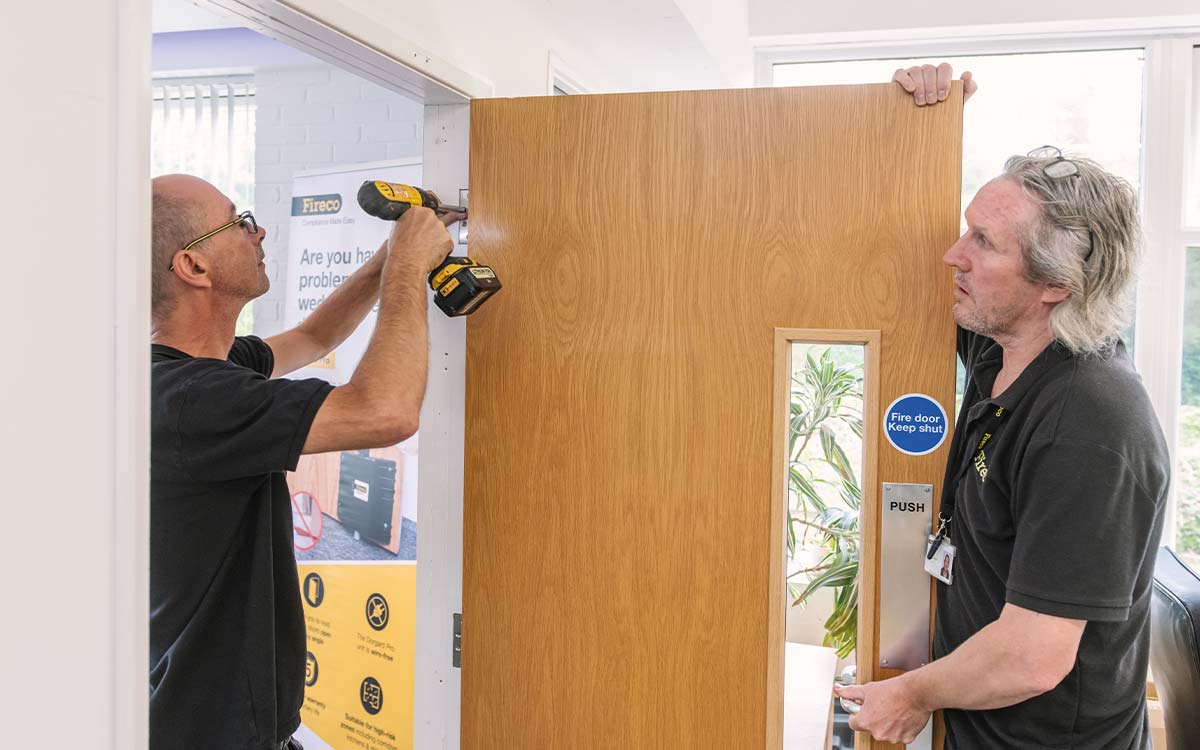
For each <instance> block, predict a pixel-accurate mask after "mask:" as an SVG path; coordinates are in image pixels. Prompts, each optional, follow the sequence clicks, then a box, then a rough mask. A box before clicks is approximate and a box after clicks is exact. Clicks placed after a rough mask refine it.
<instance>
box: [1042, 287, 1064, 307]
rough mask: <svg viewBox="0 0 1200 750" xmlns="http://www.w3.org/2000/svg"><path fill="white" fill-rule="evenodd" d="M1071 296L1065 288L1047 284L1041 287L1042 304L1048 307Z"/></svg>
mask: <svg viewBox="0 0 1200 750" xmlns="http://www.w3.org/2000/svg"><path fill="white" fill-rule="evenodd" d="M1070 296H1071V292H1069V291H1068V290H1067V288H1066V287H1065V286H1059V285H1058V284H1047V285H1046V286H1044V287H1042V302H1045V303H1046V304H1048V305H1056V304H1058V303H1059V302H1062V301H1063V300H1065V299H1067V298H1068V297H1070Z"/></svg>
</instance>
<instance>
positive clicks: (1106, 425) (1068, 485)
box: [934, 330, 1170, 750]
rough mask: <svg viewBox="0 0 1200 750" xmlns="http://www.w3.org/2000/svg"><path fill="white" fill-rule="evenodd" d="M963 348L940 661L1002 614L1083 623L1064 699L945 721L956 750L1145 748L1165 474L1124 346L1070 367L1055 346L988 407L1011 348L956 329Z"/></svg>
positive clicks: (1056, 692) (1050, 696)
mask: <svg viewBox="0 0 1200 750" xmlns="http://www.w3.org/2000/svg"><path fill="white" fill-rule="evenodd" d="M958 351H959V356H960V357H961V358H962V360H963V364H964V366H965V367H966V369H967V377H968V383H967V389H966V393H965V395H964V398H963V405H962V410H961V412H960V413H959V417H958V424H957V429H956V431H955V435H954V440H953V443H952V445H951V449H950V460H949V463H948V465H947V469H946V480H945V484H944V490H943V497H942V502H943V503H945V502H947V501H948V500H950V497H949V496H950V495H951V494H953V502H954V503H955V509H954V518H953V522H952V523H951V525H950V529H949V537H950V539H951V540H952V542H953V543H954V545H955V546H956V547H957V557H956V560H955V563H954V583H953V584H952V585H949V586H947V585H945V584H941V583H939V584H938V604H937V625H936V629H935V634H934V656H935V657H936V658H941V657H943V656H945V655H946V654H948V653H950V652H951V651H953V650H954V649H955V648H956V647H958V645H959V644H961V643H962V642H963V641H965V640H967V639H968V638H970V637H971V636H972V635H974V634H975V633H977V632H979V630H981V629H982V628H983V627H984V626H986V625H988V624H989V623H991V622H993V621H995V620H996V619H997V618H998V617H999V616H1000V610H1001V609H1002V608H1003V607H1004V605H1005V603H1006V602H1011V603H1012V604H1014V605H1016V606H1019V607H1023V608H1025V609H1029V610H1033V611H1035V612H1040V613H1042V614H1047V615H1054V616H1057V617H1066V618H1071V619H1077V620H1087V621H1088V622H1087V625H1086V627H1085V628H1084V631H1083V637H1082V640H1081V641H1080V644H1079V653H1078V656H1077V657H1076V660H1075V666H1074V668H1073V669H1072V670H1071V673H1070V674H1068V675H1067V676H1066V678H1065V679H1063V681H1062V682H1061V683H1060V684H1059V685H1058V686H1057V687H1056V688H1054V689H1053V690H1051V691H1049V692H1047V693H1044V694H1042V695H1039V696H1037V697H1034V698H1030V699H1029V700H1027V701H1024V702H1022V703H1018V704H1016V705H1013V706H1009V707H1007V708H1001V709H996V710H990V711H961V710H950V709H947V710H946V711H945V712H944V713H945V719H946V739H947V747H948V748H953V749H956V750H976V749H979V748H1022V750H1048V749H1050V748H1054V749H1056V750H1057V749H1058V748H1071V749H1072V750H1092V749H1096V750H1099V749H1100V748H1103V749H1104V750H1142V749H1143V748H1149V747H1150V732H1149V730H1148V728H1147V723H1146V698H1145V692H1146V665H1147V663H1148V659H1149V645H1150V644H1149V638H1150V592H1151V587H1152V581H1153V573H1154V556H1155V551H1156V549H1157V547H1158V543H1159V537H1160V536H1161V534H1162V523H1163V509H1164V506H1165V502H1166V495H1167V484H1168V475H1169V471H1170V464H1169V462H1168V458H1167V446H1166V441H1165V440H1164V438H1163V435H1162V430H1161V429H1160V427H1159V425H1158V420H1157V419H1156V418H1155V416H1154V411H1153V409H1152V407H1151V405H1150V401H1149V398H1148V397H1147V395H1146V391H1145V388H1144V387H1143V386H1142V383H1141V379H1140V378H1139V377H1138V375H1137V373H1136V372H1135V371H1134V369H1133V365H1132V363H1131V362H1130V361H1129V356H1128V355H1127V354H1126V352H1125V347H1124V344H1121V343H1119V342H1118V343H1117V344H1115V345H1114V346H1113V347H1112V348H1111V350H1110V351H1109V352H1107V353H1106V354H1104V355H1100V356H1087V357H1075V356H1073V355H1072V354H1071V353H1070V352H1069V351H1068V350H1067V349H1065V348H1064V347H1062V346H1061V345H1059V344H1057V343H1055V344H1051V345H1050V346H1049V347H1047V348H1046V349H1045V351H1043V352H1042V353H1041V354H1040V355H1039V356H1038V357H1037V358H1036V359H1035V360H1034V361H1033V362H1032V363H1031V364H1030V365H1029V366H1028V367H1027V368H1026V369H1025V371H1024V372H1023V373H1021V375H1020V377H1018V378H1017V380H1016V382H1015V383H1013V384H1012V385H1011V386H1009V387H1008V389H1007V390H1005V391H1004V392H1003V393H1002V394H1000V396H999V397H997V398H991V392H992V386H993V384H994V383H995V379H996V375H997V374H998V373H999V371H1000V367H1001V364H1002V351H1001V349H1000V346H999V345H998V344H997V343H996V342H995V341H992V340H991V339H988V338H986V337H983V336H978V335H976V334H972V333H969V332H967V331H962V330H960V331H959V339H958ZM986 435H990V437H987V438H986V442H985V436H986ZM981 443H983V447H982V448H980V444H981Z"/></svg>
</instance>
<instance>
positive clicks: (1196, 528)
mask: <svg viewBox="0 0 1200 750" xmlns="http://www.w3.org/2000/svg"><path fill="white" fill-rule="evenodd" d="M1185 283H1186V287H1185V291H1184V298H1183V304H1184V313H1183V315H1184V317H1183V372H1182V393H1181V394H1180V396H1181V398H1180V407H1179V446H1178V452H1179V454H1178V455H1179V461H1178V466H1177V467H1176V471H1177V472H1178V474H1177V476H1176V479H1175V487H1176V490H1175V502H1176V510H1175V513H1176V515H1175V529H1176V535H1175V550H1176V551H1177V552H1178V553H1179V554H1180V555H1181V556H1183V557H1184V558H1185V559H1186V560H1187V562H1188V564H1190V565H1191V566H1192V567H1193V568H1196V569H1198V570H1200V247H1193V248H1189V249H1188V250H1187V279H1186V281H1185Z"/></svg>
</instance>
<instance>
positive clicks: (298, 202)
mask: <svg viewBox="0 0 1200 750" xmlns="http://www.w3.org/2000/svg"><path fill="white" fill-rule="evenodd" d="M341 210H342V196H340V195H338V194H337V193H330V194H328V195H298V196H296V197H294V198H292V216H320V215H321V214H336V213H337V212H338V211H341Z"/></svg>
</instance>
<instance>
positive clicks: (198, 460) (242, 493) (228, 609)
mask: <svg viewBox="0 0 1200 750" xmlns="http://www.w3.org/2000/svg"><path fill="white" fill-rule="evenodd" d="M152 193H153V233H152V241H153V248H152V252H153V268H152V283H153V292H152V313H151V319H152V323H153V335H152V347H151V362H152V365H151V407H150V408H151V451H150V458H151V460H150V500H151V535H150V555H151V565H150V746H151V747H152V748H154V750H175V749H176V748H178V749H179V750H185V749H187V750H280V749H281V748H283V749H286V748H298V747H299V744H298V743H296V742H295V740H293V739H291V734H292V732H293V731H295V730H296V728H297V727H298V726H299V725H300V707H301V704H302V703H303V700H304V670H305V653H306V643H305V641H306V638H305V629H304V617H303V612H302V608H301V604H300V592H299V584H298V581H297V579H296V560H295V555H294V552H293V548H292V517H291V505H290V496H289V493H288V488H287V483H286V481H285V476H284V473H285V472H287V471H290V470H294V469H295V468H296V462H297V461H298V460H299V457H300V455H301V454H302V453H321V452H326V451H339V450H355V449H361V448H373V447H383V446H389V445H394V444H395V443H398V442H400V441H402V440H404V439H406V438H408V437H409V436H411V435H412V434H413V433H414V432H416V429H417V420H418V414H419V412H420V408H421V401H422V398H423V397H424V392H425V378H426V369H427V366H428V352H427V349H428V333H427V324H426V319H425V310H426V304H427V298H426V291H425V279H426V277H427V275H428V274H429V272H430V271H431V270H432V269H433V268H434V267H436V266H437V265H438V264H439V263H440V262H441V261H442V259H443V258H444V257H445V256H446V254H447V253H449V252H450V249H451V248H452V246H453V243H452V242H451V240H450V236H449V234H448V233H447V232H446V229H445V226H444V223H445V224H448V223H450V222H453V221H456V220H458V219H459V218H461V216H460V215H455V214H448V215H445V216H444V217H443V218H442V221H439V220H438V218H437V217H436V216H435V215H434V213H433V212H432V211H430V210H429V209H426V208H414V209H410V210H409V211H408V212H406V213H405V214H404V215H403V216H402V217H401V219H400V220H399V221H397V222H396V224H395V226H394V227H393V229H392V232H391V236H390V237H389V238H388V240H387V242H385V243H384V244H383V245H382V246H381V247H380V248H379V251H378V252H376V253H375V255H374V256H373V257H372V258H371V259H370V260H369V261H368V262H367V263H366V264H364V265H363V267H362V268H360V269H359V270H358V271H357V272H355V273H354V274H353V275H351V276H350V277H349V278H348V279H347V280H346V281H345V282H343V283H342V285H341V286H339V287H338V288H337V290H335V291H334V292H333V293H331V294H330V295H329V297H328V298H327V299H326V300H325V301H324V302H323V303H322V304H321V305H320V306H319V307H318V308H317V309H316V310H315V311H313V313H312V314H311V315H310V316H309V317H308V318H307V319H305V321H304V322H303V323H301V324H300V325H299V326H297V327H296V328H294V329H292V330H289V331H285V332H283V333H281V334H279V335H278V336H274V337H271V338H270V339H267V340H266V341H263V340H262V339H259V338H256V337H253V336H248V337H235V336H234V326H235V322H236V320H237V316H238V313H239V312H240V311H241V309H242V308H243V307H244V306H245V305H246V303H248V302H249V301H250V300H252V299H254V298H255V297H258V296H259V295H261V294H263V293H264V292H266V291H267V288H268V286H269V282H268V280H267V275H266V269H265V266H264V264H263V250H262V243H263V240H264V239H265V237H266V233H265V232H264V231H263V230H262V229H260V228H259V227H258V225H257V224H256V223H255V221H254V217H253V216H252V215H251V214H250V213H249V212H248V211H247V212H243V213H238V211H237V208H236V207H235V206H234V205H233V203H232V202H231V201H230V200H229V199H228V198H226V197H225V196H224V195H222V194H221V193H220V191H218V190H217V189H216V188H214V187H213V186H212V185H210V184H208V183H207V182H204V181H203V180H200V179H198V178H195V177H189V176H187V175H168V176H165V177H159V178H156V179H155V180H154V182H153V186H152ZM377 301H378V302H379V315H378V319H377V321H376V324H375V332H374V334H373V335H372V337H371V341H370V344H369V345H368V346H367V349H366V352H365V353H364V354H363V357H362V360H361V361H360V362H359V364H358V367H357V368H356V369H355V371H354V375H353V376H352V377H351V379H350V382H348V383H347V384H345V385H343V386H339V387H337V388H334V387H332V386H330V385H329V384H328V383H326V382H325V381H323V380H316V379H311V380H288V379H280V377H279V376H281V375H284V374H286V373H289V372H291V371H293V370H296V369H297V368H299V367H302V366H304V365H306V364H308V363H310V362H313V361H315V360H317V359H319V358H320V357H322V356H324V355H325V354H327V353H329V352H330V351H332V350H333V349H334V348H335V347H336V346H337V345H339V344H340V343H341V342H342V341H344V340H345V339H346V337H347V336H349V335H350V334H351V333H352V332H353V331H354V330H355V328H357V326H358V324H359V323H360V322H361V321H362V320H363V318H364V317H365V316H366V314H367V313H368V312H369V311H370V310H371V308H372V307H373V306H374V305H375V303H376V302H377Z"/></svg>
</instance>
